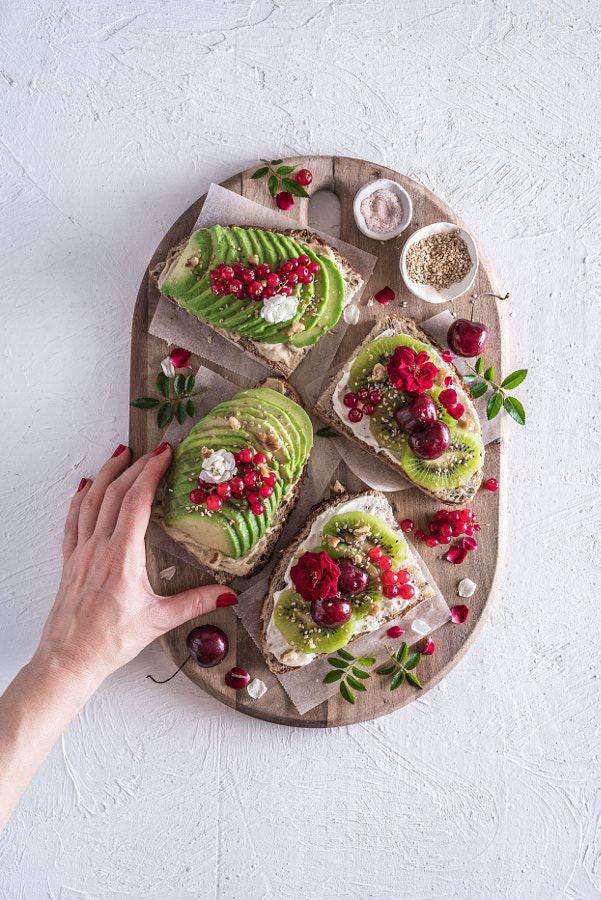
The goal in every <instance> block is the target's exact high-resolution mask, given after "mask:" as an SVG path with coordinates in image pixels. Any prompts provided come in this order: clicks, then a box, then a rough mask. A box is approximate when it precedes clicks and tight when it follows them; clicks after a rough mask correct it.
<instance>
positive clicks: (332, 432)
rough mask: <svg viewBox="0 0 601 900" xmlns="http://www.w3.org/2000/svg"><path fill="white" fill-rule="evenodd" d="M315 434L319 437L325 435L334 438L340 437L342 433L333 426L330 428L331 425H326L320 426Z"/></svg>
mask: <svg viewBox="0 0 601 900" xmlns="http://www.w3.org/2000/svg"><path fill="white" fill-rule="evenodd" d="M315 434H316V435H317V437H325V438H334V437H340V433H339V432H338V431H335V430H334V429H333V428H330V426H329V425H326V426H325V428H320V429H319V431H316V432H315Z"/></svg>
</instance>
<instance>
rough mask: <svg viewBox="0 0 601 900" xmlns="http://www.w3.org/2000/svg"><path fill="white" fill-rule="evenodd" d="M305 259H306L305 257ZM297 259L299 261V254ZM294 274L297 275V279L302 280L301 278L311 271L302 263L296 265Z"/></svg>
mask: <svg viewBox="0 0 601 900" xmlns="http://www.w3.org/2000/svg"><path fill="white" fill-rule="evenodd" d="M305 259H306V257H305ZM299 261H300V256H299ZM296 274H297V276H298V280H299V281H302V280H303V278H306V277H307V276H308V275H310V274H311V273H310V272H309V270H308V269H307V267H306V266H305V265H302V266H299V267H298V269H297V270H296Z"/></svg>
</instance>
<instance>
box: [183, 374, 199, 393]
mask: <svg viewBox="0 0 601 900" xmlns="http://www.w3.org/2000/svg"><path fill="white" fill-rule="evenodd" d="M195 384H196V381H195V378H194V375H188V377H187V378H186V380H185V381H184V393H186V394H191V393H192V391H193V390H194V385H195Z"/></svg>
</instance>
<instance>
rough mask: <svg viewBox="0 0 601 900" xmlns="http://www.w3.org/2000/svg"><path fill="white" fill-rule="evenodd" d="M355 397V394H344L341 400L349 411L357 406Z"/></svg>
mask: <svg viewBox="0 0 601 900" xmlns="http://www.w3.org/2000/svg"><path fill="white" fill-rule="evenodd" d="M357 400H358V398H357V395H356V394H345V395H344V397H343V398H342V402H343V403H344V405H345V406H348V408H349V409H352V408H353V407H354V406H356V405H357Z"/></svg>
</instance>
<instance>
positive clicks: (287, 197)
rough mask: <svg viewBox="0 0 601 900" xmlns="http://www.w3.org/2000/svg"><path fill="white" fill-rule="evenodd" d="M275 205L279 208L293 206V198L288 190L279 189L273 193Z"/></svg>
mask: <svg viewBox="0 0 601 900" xmlns="http://www.w3.org/2000/svg"><path fill="white" fill-rule="evenodd" d="M275 202H276V206H277V207H278V208H279V209H283V210H286V209H290V208H291V207H292V206H294V198H293V197H292V194H291V193H290V192H289V191H280V192H279V194H276V195H275Z"/></svg>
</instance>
